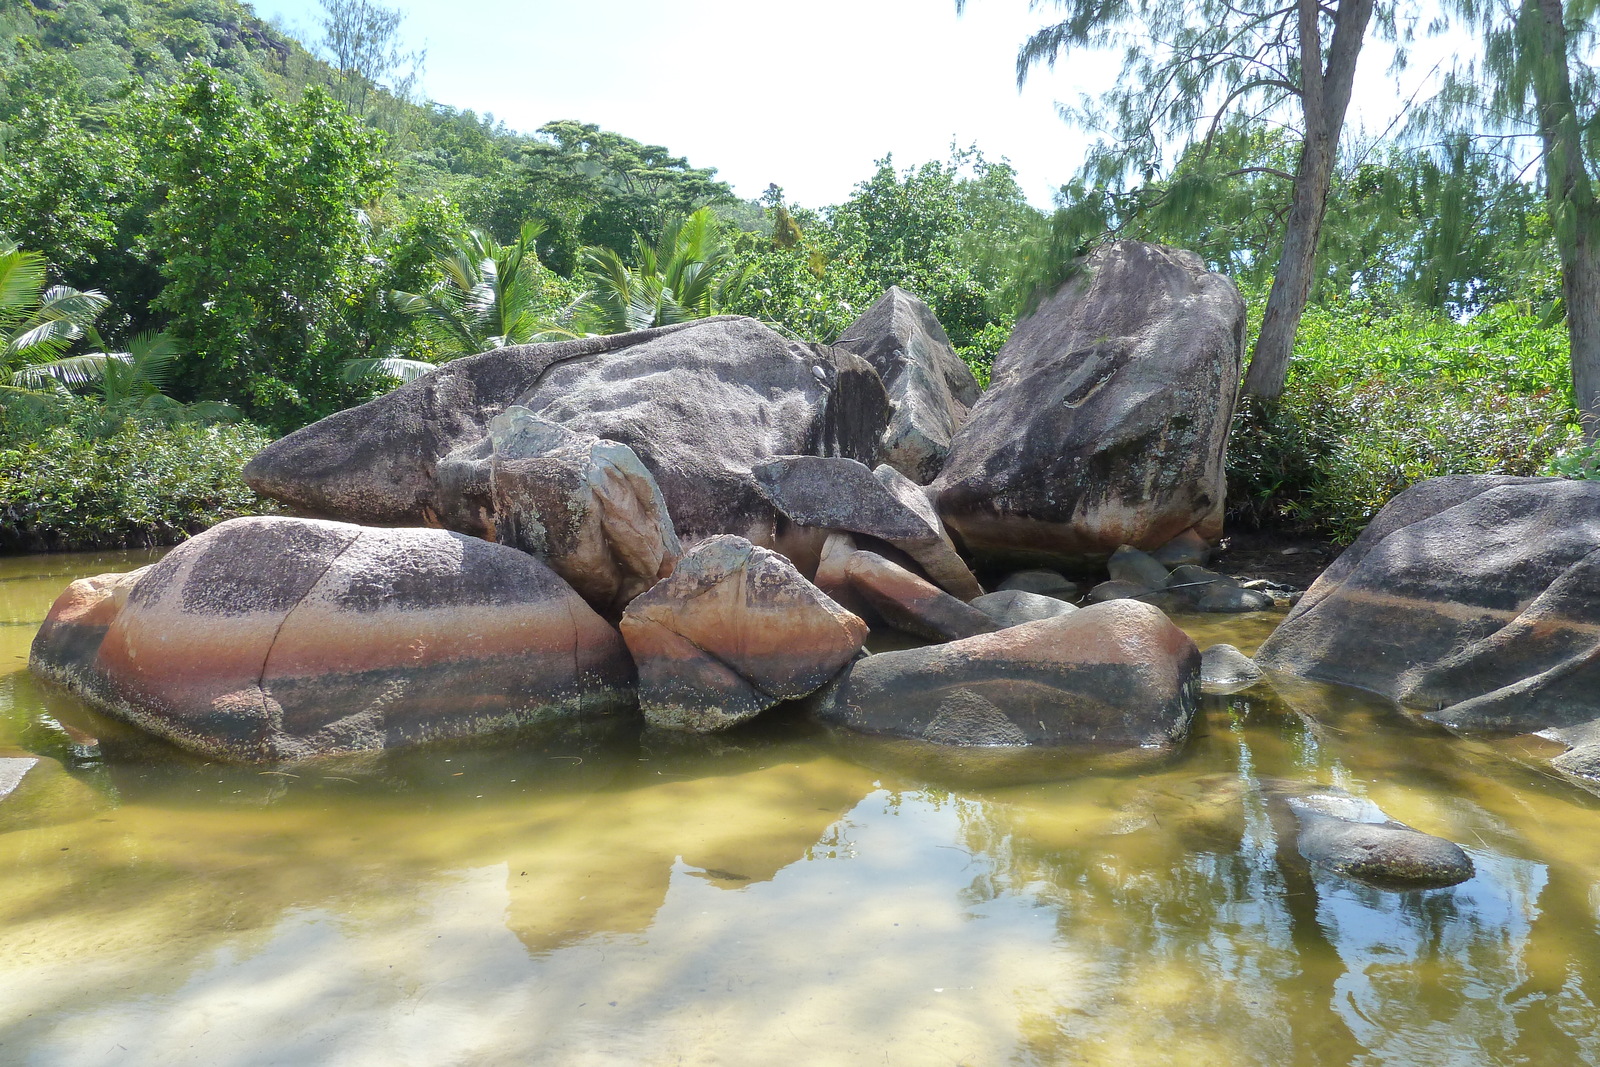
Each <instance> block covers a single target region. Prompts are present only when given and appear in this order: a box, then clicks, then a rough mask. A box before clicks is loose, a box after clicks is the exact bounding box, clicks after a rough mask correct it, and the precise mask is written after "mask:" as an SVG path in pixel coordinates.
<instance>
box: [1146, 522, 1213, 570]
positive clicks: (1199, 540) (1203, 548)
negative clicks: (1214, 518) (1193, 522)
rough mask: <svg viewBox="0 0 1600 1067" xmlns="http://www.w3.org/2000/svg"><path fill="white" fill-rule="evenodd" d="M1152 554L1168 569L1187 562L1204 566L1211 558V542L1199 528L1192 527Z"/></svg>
mask: <svg viewBox="0 0 1600 1067" xmlns="http://www.w3.org/2000/svg"><path fill="white" fill-rule="evenodd" d="M1151 555H1153V556H1154V557H1155V558H1156V562H1157V563H1159V564H1161V565H1162V566H1163V567H1166V568H1167V569H1168V570H1171V569H1172V568H1174V567H1182V566H1184V565H1185V564H1190V565H1193V566H1196V567H1204V566H1205V565H1206V562H1207V561H1208V560H1210V559H1211V543H1210V542H1209V541H1207V540H1206V539H1205V538H1204V537H1202V536H1200V532H1199V531H1198V530H1195V529H1193V528H1190V529H1187V530H1185V531H1183V533H1181V534H1179V535H1178V536H1177V537H1174V538H1173V539H1172V540H1170V541H1168V542H1167V543H1166V544H1164V545H1162V546H1161V547H1160V548H1158V549H1156V550H1155V551H1154V552H1152V553H1151Z"/></svg>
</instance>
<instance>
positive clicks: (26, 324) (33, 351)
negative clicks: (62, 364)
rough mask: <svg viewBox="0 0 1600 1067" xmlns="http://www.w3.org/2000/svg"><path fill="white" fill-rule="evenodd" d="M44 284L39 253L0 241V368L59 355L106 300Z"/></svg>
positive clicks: (90, 323) (88, 325)
mask: <svg viewBox="0 0 1600 1067" xmlns="http://www.w3.org/2000/svg"><path fill="white" fill-rule="evenodd" d="M45 283H46V279H45V259H44V256H42V255H41V254H39V253H38V252H24V251H22V250H20V249H19V248H18V247H17V246H16V245H15V244H13V243H11V242H0V372H5V371H15V370H16V369H17V368H19V367H26V366H28V365H29V364H33V363H38V362H43V361H48V360H52V359H57V358H59V357H61V356H63V355H65V354H66V352H67V350H68V349H69V348H71V347H72V345H73V344H74V343H75V342H77V341H79V340H81V339H82V338H83V337H84V336H85V334H86V331H88V330H89V329H91V328H92V326H93V324H94V320H95V319H96V317H98V316H99V314H100V312H101V311H102V310H104V308H105V306H106V305H107V304H108V303H109V301H108V300H107V299H106V298H105V297H104V296H103V295H101V294H100V293H98V292H95V291H94V290H90V291H88V292H80V291H79V290H77V289H73V288H71V287H70V286H65V285H52V286H49V287H48V288H47V287H46V284H45Z"/></svg>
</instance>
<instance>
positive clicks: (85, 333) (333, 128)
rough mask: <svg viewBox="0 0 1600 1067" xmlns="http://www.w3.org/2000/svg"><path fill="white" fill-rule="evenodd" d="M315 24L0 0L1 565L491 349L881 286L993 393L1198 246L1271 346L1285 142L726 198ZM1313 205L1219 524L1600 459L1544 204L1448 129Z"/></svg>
mask: <svg viewBox="0 0 1600 1067" xmlns="http://www.w3.org/2000/svg"><path fill="white" fill-rule="evenodd" d="M324 8H325V9H326V12H327V15H328V19H327V22H326V25H325V26H324V31H325V33H324V37H323V39H322V40H320V41H318V42H314V43H313V45H314V48H315V51H313V50H312V49H310V48H308V46H307V45H306V44H305V43H302V42H298V41H295V40H292V39H290V38H288V37H286V36H284V35H283V34H281V33H279V32H278V31H276V30H275V29H273V28H272V27H270V26H267V25H265V24H263V23H261V22H260V21H259V20H257V19H256V18H255V17H254V15H253V14H252V13H251V11H250V9H249V8H248V7H247V6H246V5H243V4H240V3H236V2H234V0H31V2H30V0H0V345H3V349H0V357H3V361H4V362H3V366H0V375H3V379H0V396H3V398H4V400H3V405H0V547H11V548H37V547H50V548H59V547H77V546H81V547H87V546H91V545H110V544H138V543H154V542H159V541H166V540H171V539H173V538H176V537H181V536H182V535H183V534H184V533H185V532H186V531H192V530H195V529H198V528H201V527H203V526H204V525H206V524H208V523H210V522H213V521H216V520H217V519H218V518H221V517H224V516H227V515H231V514H237V513H241V512H245V511H249V510H252V509H254V508H258V507H259V506H260V502H259V501H257V500H255V499H254V498H253V497H252V496H251V494H250V493H249V492H248V490H246V489H245V488H244V487H243V486H242V485H241V484H240V483H239V481H238V477H237V471H238V467H239V466H240V464H242V462H243V461H244V459H246V458H248V456H249V455H250V454H251V453H252V451H253V450H255V449H256V448H258V447H259V446H260V444H261V442H263V441H264V440H266V439H268V438H269V437H270V436H272V435H276V434H279V433H283V432H287V431H289V430H292V429H294V428H296V427H298V426H301V425H304V424H306V423H308V422H310V421H312V420H314V419H316V418H319V417H321V416H323V415H325V414H327V413H329V412H332V411H335V410H338V409H339V408H342V407H345V406H348V405H350V404H353V403H357V402H360V401H361V400H363V399H366V398H367V397H370V396H371V395H374V394H375V393H376V392H379V391H382V390H384V389H387V388H391V387H393V385H394V384H395V383H396V382H397V381H399V380H404V379H406V378H409V377H412V376H414V375H416V374H417V373H421V372H424V371H426V370H427V369H428V368H430V367H432V366H434V365H436V364H438V363H439V362H441V361H444V360H447V359H451V358H455V357H457V356H460V355H464V354H469V353H472V352H476V351H482V350H484V349H485V348H488V347H493V346H494V345H497V344H503V343H508V342H520V341H528V340H538V339H541V338H545V337H557V336H567V335H572V334H575V333H592V332H611V331H615V330H621V329H631V328H636V327H638V326H641V325H649V324H651V323H662V322H671V321H678V320H681V319H684V318H691V317H696V316H701V315H707V314H716V313H725V312H726V313H739V314H749V315H754V316H757V317H759V318H761V319H763V320H765V321H767V322H769V323H771V324H773V325H774V326H775V327H777V328H779V329H782V330H785V331H787V332H789V333H791V334H793V335H795V336H799V337H803V338H806V339H812V340H819V341H828V340H831V339H833V338H834V337H836V336H837V335H838V334H839V333H840V332H841V331H842V330H843V329H844V328H845V327H846V326H847V325H848V324H849V323H850V321H851V320H852V319H853V318H854V317H855V316H856V315H857V314H859V313H860V311H862V310H863V309H864V308H865V307H866V306H867V305H868V304H870V303H871V302H872V301H873V300H875V299H876V298H877V296H878V295H879V294H880V293H881V292H882V291H883V290H884V289H885V288H887V287H888V286H889V285H895V284H898V285H900V286H902V287H904V288H906V289H909V290H911V291H913V292H916V293H918V294H919V295H921V296H922V297H923V298H924V299H926V300H927V301H928V302H929V303H930V304H931V305H932V306H933V308H934V310H935V311H936V313H937V314H938V315H939V317H940V319H941V321H942V322H943V323H944V324H945V326H946V327H947V329H948V330H949V332H950V335H951V337H952V339H953V341H954V342H955V344H956V345H957V346H958V348H959V350H960V351H961V352H962V354H963V355H964V357H965V358H967V359H968V361H969V363H970V364H971V365H972V366H973V368H974V370H975V371H976V372H977V373H978V374H979V377H980V379H983V380H986V376H987V370H988V365H989V362H990V361H991V360H992V358H993V355H994V353H995V352H996V351H997V350H998V348H999V346H1000V345H1001V344H1002V343H1003V342H1004V340H1005V337H1006V336H1007V334H1008V333H1009V330H1010V327H1011V324H1012V323H1013V322H1014V321H1015V319H1016V317H1017V316H1018V315H1019V314H1020V313H1023V312H1024V311H1025V310H1026V309H1027V307H1028V306H1029V302H1030V300H1032V299H1033V298H1034V297H1036V296H1037V294H1038V293H1039V292H1040V291H1041V290H1042V289H1043V288H1044V287H1047V286H1048V285H1049V284H1050V283H1051V282H1052V281H1053V280H1054V279H1056V278H1059V277H1060V272H1061V270H1062V269H1064V267H1065V266H1066V265H1067V264H1068V263H1069V262H1070V260H1071V258H1072V257H1073V256H1074V255H1075V254H1076V253H1078V252H1080V251H1081V250H1082V249H1083V248H1084V247H1086V245H1087V244H1088V243H1089V242H1091V241H1093V240H1095V239H1097V238H1099V237H1103V236H1104V235H1106V234H1112V233H1115V234H1129V235H1135V236H1141V237H1147V238H1152V239H1157V240H1162V241H1166V242H1169V243H1172V244H1177V245H1182V246H1185V247H1190V248H1194V249H1196V250H1197V251H1199V252H1200V253H1201V254H1202V255H1203V256H1204V257H1205V258H1206V259H1207V260H1208V261H1209V262H1211V263H1212V264H1213V265H1214V266H1215V267H1217V268H1218V269H1221V270H1225V271H1227V272H1229V273H1230V274H1232V275H1233V276H1234V277H1236V278H1238V279H1239V280H1240V282H1241V285H1242V286H1243V287H1244V288H1245V289H1246V290H1247V292H1249V293H1250V294H1251V295H1252V307H1253V308H1255V309H1257V314H1256V318H1255V321H1256V329H1259V325H1260V314H1259V308H1260V307H1261V305H1263V304H1264V303H1265V302H1266V294H1267V292H1268V290H1269V288H1270V286H1271V284H1272V282H1273V278H1274V264H1275V263H1276V262H1277V260H1278V258H1279V257H1278V250H1279V248H1280V247H1281V245H1282V242H1283V240H1284V235H1283V225H1282V223H1283V219H1284V217H1285V215H1286V213H1287V212H1288V210H1289V206H1290V204H1291V202H1292V200H1293V196H1294V182H1293V180H1292V179H1293V175H1292V174H1291V173H1290V172H1291V171H1293V170H1294V168H1295V163H1294V158H1293V157H1294V154H1295V152H1296V151H1297V149H1296V144H1295V142H1294V141H1293V139H1292V138H1289V137H1287V135H1285V134H1284V133H1282V132H1281V130H1280V131H1279V132H1271V131H1269V130H1268V129H1267V128H1266V127H1264V126H1261V125H1256V126H1251V125H1249V124H1246V123H1228V124H1223V125H1221V126H1219V128H1218V130H1217V131H1216V136H1214V137H1208V138H1207V139H1206V140H1205V141H1204V143H1200V144H1196V145H1195V146H1192V147H1191V148H1190V150H1188V151H1186V152H1184V153H1183V154H1182V155H1181V157H1180V158H1178V159H1177V160H1176V161H1175V162H1174V164H1173V166H1172V167H1171V168H1168V169H1167V170H1165V171H1162V170H1161V169H1160V168H1156V169H1155V170H1152V171H1150V172H1149V173H1145V174H1141V175H1139V176H1138V177H1137V180H1134V181H1132V182H1131V183H1130V182H1122V183H1120V184H1119V183H1116V182H1111V181H1107V180H1092V175H1090V174H1088V173H1087V172H1086V174H1085V175H1082V176H1080V177H1079V178H1077V179H1074V181H1073V182H1071V183H1069V184H1068V185H1066V186H1064V187H1063V189H1062V192H1061V196H1060V202H1059V204H1058V207H1059V209H1060V210H1058V211H1057V212H1056V213H1054V214H1053V215H1047V214H1046V213H1043V212H1040V211H1038V210H1037V209H1035V208H1033V207H1031V206H1030V205H1029V204H1028V203H1027V201H1026V199H1025V198H1024V196H1023V195H1022V192H1021V190H1020V188H1019V187H1018V185H1017V182H1016V180H1015V175H1014V173H1013V171H1012V170H1011V168H1010V167H1009V166H1008V165H1007V164H1006V163H1005V162H1004V161H996V160H991V159H987V158H985V157H984V156H983V155H982V154H981V153H980V152H979V151H978V150H977V149H975V148H973V149H965V150H962V149H953V150H952V153H951V157H950V158H949V159H947V160H936V161H929V162H925V163H921V164H916V165H911V166H902V165H900V164H898V163H897V162H896V161H894V160H892V159H888V158H886V159H884V160H882V161H881V162H880V163H879V164H878V165H877V167H876V168H875V169H874V171H873V172H872V173H871V174H868V175H865V176H864V177H863V179H862V181H861V182H860V183H859V184H858V185H857V186H856V188H855V189H854V191H853V193H852V195H851V196H850V197H849V198H848V199H847V200H846V201H844V202H843V203H840V204H835V205H830V206H824V207H821V208H805V207H801V206H799V205H796V204H794V203H791V202H789V201H788V200H787V199H786V197H785V196H784V194H783V191H782V190H781V189H780V188H778V187H776V186H774V187H771V188H769V189H768V190H767V191H766V193H765V195H763V196H762V197H761V198H759V199H758V200H754V201H743V200H740V199H739V198H738V197H736V196H735V195H734V193H733V192H732V190H731V189H730V188H729V187H728V186H727V185H726V184H725V183H723V182H721V181H719V180H718V179H717V177H716V172H715V171H714V170H712V169H709V168H704V167H696V166H693V165H691V164H690V163H689V162H688V161H687V160H685V159H683V158H681V157H678V156H674V155H673V154H672V153H671V152H670V151H669V150H668V149H667V148H664V147H661V146H655V145H648V144H644V143H641V142H639V141H636V140H633V139H631V138H629V137H627V136H624V135H622V134H620V133H616V132H612V131H607V130H602V129H599V128H597V127H595V126H593V125H588V124H584V123H582V122H580V121H567V120H562V121H553V122H550V123H548V124H546V125H545V126H543V127H541V128H540V129H538V130H536V131H532V132H519V131H513V130H510V129H507V128H506V127H505V126H504V125H503V124H501V123H498V122H496V121H494V119H493V118H492V117H490V116H480V115H478V114H475V113H473V112H471V111H457V110H454V109H451V108H447V107H443V106H440V105H432V104H427V103H422V102H418V101H415V100H413V99H410V98H409V96H408V86H409V85H410V83H411V75H412V74H413V73H414V70H413V69H412V67H411V66H410V64H411V63H412V61H413V59H414V57H412V56H409V55H408V54H407V53H406V52H405V49H404V47H403V41H402V40H401V38H400V36H399V32H398V26H399V23H398V19H392V18H391V19H390V20H389V21H387V22H384V21H383V20H382V19H380V20H379V27H378V28H379V31H380V32H378V33H377V34H376V35H373V34H367V35H365V36H363V35H361V34H351V33H350V32H348V30H349V26H348V25H347V24H342V23H341V22H340V19H341V18H344V19H346V20H348V18H349V17H351V16H352V13H353V11H354V7H353V5H352V4H350V3H349V2H348V0H324ZM362 10H363V11H366V12H367V13H368V14H369V15H370V14H371V13H373V12H377V13H379V14H380V15H381V14H382V13H383V11H384V9H382V8H381V6H378V5H373V4H367V5H364V7H362ZM391 14H392V13H391ZM341 26H343V29H341ZM1101 177H1102V178H1104V177H1105V174H1104V173H1102V175H1101ZM1328 195H1329V198H1330V202H1331V203H1333V204H1334V205H1336V209H1335V210H1333V211H1331V212H1330V213H1329V216H1328V219H1327V221H1326V223H1325V224H1323V225H1322V229H1321V240H1320V245H1319V252H1318V255H1317V257H1316V259H1315V263H1314V280H1313V282H1312V283H1311V288H1310V290H1309V302H1308V305H1307V307H1308V310H1307V311H1306V314H1305V318H1304V320H1303V322H1302V323H1301V326H1300V331H1299V338H1298V343H1297V346H1296V348H1295V354H1294V357H1293V359H1292V360H1291V361H1290V363H1289V368H1288V375H1287V385H1286V387H1285V389H1284V391H1283V395H1282V396H1281V397H1280V398H1278V399H1277V400H1274V401H1270V402H1264V401H1259V400H1257V399H1255V398H1252V399H1251V400H1250V401H1249V403H1247V405H1246V408H1245V410H1244V411H1243V412H1242V414H1241V416H1240V420H1239V424H1238V431H1237V433H1236V436H1235V442H1234V448H1233V461H1232V470H1231V475H1232V479H1233V486H1232V493H1233V497H1234V501H1235V521H1240V522H1251V523H1265V524H1285V523H1287V524H1292V525H1297V526H1300V527H1303V528H1307V529H1314V530H1317V531H1320V532H1323V533H1326V534H1330V535H1333V536H1337V537H1349V536H1351V535H1353V533H1354V532H1356V531H1358V530H1359V528H1360V527H1361V525H1363V524H1364V523H1365V521H1366V519H1367V518H1368V517H1369V516H1370V514H1371V513H1372V512H1373V511H1374V510H1375V509H1376V507H1378V506H1381V504H1382V503H1383V502H1384V501H1385V500H1386V499H1387V498H1388V497H1389V496H1390V495H1392V493H1393V492H1395V491H1396V490H1398V489H1400V488H1403V487H1404V486H1405V485H1407V484H1409V483H1410V482H1412V481H1415V480H1416V479H1417V478H1420V477H1425V476H1428V475H1430V474H1436V473H1445V472H1450V471H1480V470H1497V471H1508V472H1515V473H1533V472H1537V471H1541V470H1554V469H1559V470H1561V471H1563V472H1566V473H1573V474H1583V473H1584V472H1586V471H1589V470H1592V467H1593V460H1592V458H1591V456H1592V454H1591V453H1584V452H1580V451H1579V450H1578V448H1577V445H1578V440H1579V435H1578V433H1577V430H1576V411H1575V407H1574V402H1573V392H1572V383H1571V375H1570V372H1569V364H1568V358H1569V357H1568V352H1569V347H1568V341H1567V334H1566V331H1565V329H1564V326H1563V315H1564V311H1565V308H1564V305H1563V300H1562V295H1563V294H1562V272H1561V269H1560V268H1561V262H1562V260H1561V255H1560V254H1559V253H1560V248H1559V237H1560V232H1561V225H1560V224H1559V222H1552V217H1551V214H1550V211H1549V209H1548V206H1547V198H1545V197H1543V196H1542V195H1541V190H1540V187H1539V186H1537V185H1535V184H1532V183H1530V182H1528V181H1526V180H1524V178H1523V177H1522V176H1521V174H1519V173H1518V172H1516V171H1514V170H1511V169H1508V168H1507V167H1505V166H1502V165H1499V164H1497V163H1496V162H1495V160H1494V159H1493V158H1492V157H1490V156H1487V155H1485V154H1484V153H1482V152H1480V151H1479V150H1478V148H1477V147H1476V146H1475V145H1474V143H1473V142H1472V141H1471V140H1470V139H1467V138H1462V137H1456V138H1453V139H1450V140H1448V141H1440V142H1438V143H1435V144H1433V145H1429V146H1409V147H1408V146H1403V145H1400V144H1388V143H1386V144H1374V145H1362V146H1355V147H1354V148H1348V147H1347V149H1346V150H1345V151H1344V152H1343V153H1342V154H1341V155H1340V156H1339V157H1338V165H1337V167H1335V169H1334V171H1333V173H1332V176H1331V178H1330V190H1329V194H1328ZM6 257H9V258H6Z"/></svg>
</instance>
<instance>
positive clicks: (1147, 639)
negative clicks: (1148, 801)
mask: <svg viewBox="0 0 1600 1067" xmlns="http://www.w3.org/2000/svg"><path fill="white" fill-rule="evenodd" d="M1199 674H1200V651H1199V649H1197V648H1196V647H1195V645H1194V642H1193V641H1191V640H1190V639H1189V638H1188V636H1187V635H1185V634H1184V633H1183V631H1182V630H1179V629H1178V628H1177V627H1176V626H1174V625H1172V623H1171V622H1170V621H1168V620H1167V618H1166V616H1165V615H1163V614H1162V613H1161V612H1160V611H1158V610H1156V609H1155V608H1152V607H1149V606H1148V605H1143V604H1135V603H1116V604H1102V605H1095V606H1093V607H1088V608H1084V609H1082V610H1081V611H1077V612H1074V613H1072V614H1070V615H1065V616H1062V617H1059V618H1054V619H1046V620H1043V621H1040V622H1031V623H1025V624H1023V625H1021V626H1012V627H1009V628H1007V629H1004V630H1000V631H999V632H997V633H992V634H983V635H980V636H977V637H970V638H967V639H965V640H961V641H953V642H951V643H949V644H943V645H930V646H927V647H924V648H914V649H908V650H905V651H901V652H883V653H879V654H877V655H874V656H868V657H867V658H865V659H862V660H859V661H857V662H856V663H855V664H853V665H852V666H851V667H850V669H849V671H848V673H847V674H846V675H845V676H844V677H843V679H842V681H841V682H840V684H839V686H838V688H837V690H836V691H835V692H834V694H833V697H832V699H831V701H830V702H828V703H827V704H826V705H825V706H823V707H822V708H820V709H819V710H818V712H817V715H818V717H819V718H820V719H821V720H822V721H824V722H826V723H829V724H831V725H834V726H839V727H844V728H847V729H849V730H853V731H857V732H860V733H864V734H872V735H878V736H889V737H898V738H908V739H915V740H921V741H928V742H932V743H934V744H939V745H981V746H991V745H993V746H1034V745H1040V746H1081V747H1088V748H1103V749H1119V748H1141V747H1143V748H1161V749H1170V748H1173V747H1175V746H1177V745H1180V744H1182V742H1183V741H1184V739H1185V738H1186V737H1187V735H1188V730H1189V725H1190V722H1191V721H1192V719H1193V717H1194V713H1195V708H1196V706H1197V702H1198V696H1199Z"/></svg>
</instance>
